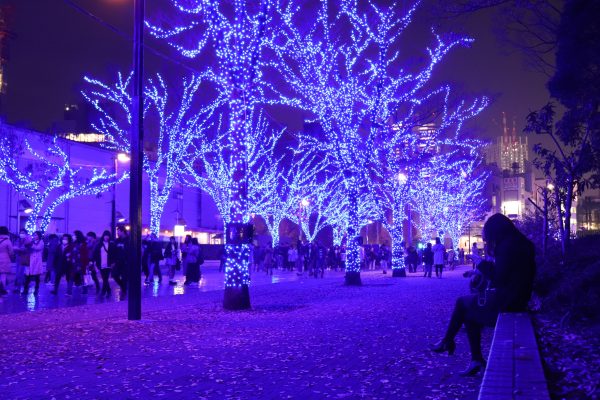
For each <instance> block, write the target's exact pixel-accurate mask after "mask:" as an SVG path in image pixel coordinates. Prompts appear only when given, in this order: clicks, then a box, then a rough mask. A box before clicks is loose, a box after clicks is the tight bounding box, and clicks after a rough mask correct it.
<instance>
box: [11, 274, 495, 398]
mask: <svg viewBox="0 0 600 400" xmlns="http://www.w3.org/2000/svg"><path fill="white" fill-rule="evenodd" d="M461 272H462V271H461V270H458V271H454V272H450V273H448V274H446V276H445V277H444V279H436V278H432V279H429V278H423V277H421V276H420V274H418V276H417V275H415V276H411V277H408V278H391V277H390V275H383V274H381V272H368V273H363V282H364V285H363V286H362V287H345V286H343V285H342V277H341V275H340V276H335V275H333V274H331V275H330V277H328V278H325V279H312V278H306V277H303V278H300V279H295V280H294V281H292V282H283V283H280V284H277V285H266V284H263V285H255V286H253V287H252V288H251V301H252V305H253V309H252V310H251V311H245V312H230V311H224V310H223V309H222V307H221V303H222V291H221V290H214V291H206V292H201V291H198V290H196V291H193V292H189V293H187V294H186V295H185V296H166V297H158V298H157V297H151V296H149V297H146V298H145V299H144V303H143V307H144V320H143V321H138V322H130V321H127V320H126V319H125V318H124V316H125V311H126V304H125V302H105V303H102V304H86V305H82V306H79V307H69V308H58V309H48V310H41V311H38V312H33V313H18V314H9V315H0V326H2V335H1V336H0V349H2V350H1V351H2V362H1V363H0V376H1V377H2V378H1V379H0V394H1V396H0V397H1V398H2V399H52V398H56V399H63V398H77V399H107V398H110V399H150V398H167V397H168V398H169V399H180V398H181V399H186V398H194V399H342V398H347V399H403V398H406V399H475V398H476V397H477V391H478V388H479V384H480V381H481V379H480V378H479V377H478V378H461V377H459V376H458V374H457V371H459V370H461V369H462V368H464V366H465V365H466V364H467V363H468V360H469V355H468V347H467V344H466V337H465V336H464V334H462V333H461V334H459V336H458V338H457V346H458V348H457V353H456V354H455V355H454V356H452V357H449V356H446V355H442V356H440V355H437V354H431V353H430V352H429V351H428V350H427V345H428V344H429V343H432V342H434V341H436V340H437V339H438V338H439V337H440V336H441V335H442V333H443V330H444V328H445V324H446V322H447V320H448V317H449V314H450V311H451V308H452V305H453V303H454V299H455V298H456V296H458V295H460V294H463V293H466V292H467V291H468V289H467V280H466V279H464V278H462V276H461ZM490 333H491V332H489V331H488V332H487V333H486V334H485V335H484V343H485V344H488V345H489V341H490ZM484 351H485V352H486V353H487V348H484Z"/></svg>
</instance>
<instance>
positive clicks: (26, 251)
mask: <svg viewBox="0 0 600 400" xmlns="http://www.w3.org/2000/svg"><path fill="white" fill-rule="evenodd" d="M14 251H15V254H16V259H15V267H16V269H15V281H14V282H13V293H16V294H19V293H21V287H22V286H23V284H24V283H25V268H26V267H29V255H30V253H31V238H30V237H29V235H28V234H27V231H26V230H25V229H21V231H20V232H19V238H18V239H17V241H16V243H15V245H14Z"/></svg>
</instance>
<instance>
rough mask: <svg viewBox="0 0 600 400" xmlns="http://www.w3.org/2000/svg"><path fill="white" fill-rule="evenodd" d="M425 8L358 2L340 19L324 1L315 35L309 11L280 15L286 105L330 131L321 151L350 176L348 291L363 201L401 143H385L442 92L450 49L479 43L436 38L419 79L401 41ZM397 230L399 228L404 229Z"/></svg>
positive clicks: (340, 12) (293, 9) (353, 280)
mask: <svg viewBox="0 0 600 400" xmlns="http://www.w3.org/2000/svg"><path fill="white" fill-rule="evenodd" d="M419 3H420V2H418V1H417V2H415V3H414V5H413V6H412V7H410V8H409V9H408V10H407V12H406V13H405V15H398V11H397V10H398V7H395V6H391V7H379V6H377V5H375V4H374V2H370V1H365V2H363V3H361V5H360V6H359V4H358V2H357V1H342V2H340V3H339V4H338V5H336V6H337V7H338V9H337V14H336V15H331V12H332V10H333V9H334V6H332V5H330V4H328V2H327V1H325V0H324V1H322V2H321V7H320V8H319V10H318V11H317V15H316V17H315V18H314V21H315V22H314V24H312V25H310V26H309V27H308V28H303V27H302V25H303V24H302V23H301V22H303V21H306V19H307V16H306V11H305V9H302V12H301V13H300V7H299V6H297V5H295V3H293V2H290V3H289V4H288V5H287V6H282V7H280V8H279V10H278V11H279V13H278V14H279V17H280V18H281V21H282V29H281V34H280V37H278V38H277V40H276V42H275V44H276V46H275V50H276V53H277V55H278V62H277V65H276V66H275V67H276V68H277V69H278V71H279V73H280V74H281V75H282V78H283V80H284V81H285V82H287V84H288V87H289V89H290V91H289V92H288V93H286V94H283V95H282V101H283V102H285V103H287V104H289V105H291V106H295V107H298V108H301V109H304V110H306V111H308V112H310V113H311V114H312V116H313V118H314V120H315V121H318V122H319V124H320V125H321V127H322V128H323V135H322V137H320V140H321V142H322V143H321V146H322V148H324V149H325V150H326V151H327V152H328V153H329V154H330V155H331V158H332V160H333V161H334V163H335V167H336V168H337V169H338V170H339V171H342V174H343V176H344V186H345V191H346V196H347V202H348V234H347V236H348V237H347V241H348V261H347V263H346V283H348V284H360V262H359V258H358V246H357V243H356V240H354V239H355V237H356V236H357V234H358V229H359V221H358V198H359V196H361V195H362V194H364V193H366V192H368V191H369V190H371V189H372V188H373V187H374V186H380V185H381V182H379V183H373V182H371V181H372V180H373V179H375V178H377V176H379V177H381V176H382V174H377V173H376V174H373V173H372V170H373V169H375V170H376V169H377V168H379V169H381V165H380V164H379V163H380V159H381V158H383V157H384V156H385V153H386V152H387V149H385V150H383V152H382V153H384V154H380V153H381V151H380V150H381V149H380V148H381V146H382V144H385V146H387V147H390V146H391V147H393V146H394V145H397V144H399V143H400V142H401V137H399V136H398V135H395V136H393V137H392V139H393V141H392V142H386V139H387V138H388V137H389V129H388V127H389V126H390V125H391V123H393V122H396V123H398V122H400V123H401V122H402V121H411V120H413V119H414V117H415V115H416V114H417V113H418V111H419V106H420V105H421V103H423V102H424V101H426V100H427V99H429V98H430V97H432V96H434V95H435V94H436V93H439V91H440V90H439V89H430V88H428V86H429V83H430V79H431V76H432V73H433V70H434V68H435V67H436V66H437V65H439V63H440V62H441V61H442V60H443V59H444V57H445V56H446V55H447V54H448V53H449V52H450V50H451V49H453V48H454V47H456V46H460V45H468V44H469V43H471V41H472V40H471V39H469V38H464V37H456V36H452V35H448V36H447V37H442V36H440V35H435V39H436V42H435V46H433V47H432V48H429V49H427V54H428V58H427V61H426V62H424V63H422V64H418V65H417V66H416V67H415V68H414V71H411V70H409V69H408V68H403V66H402V64H401V63H400V61H399V54H400V52H399V46H400V45H399V39H400V36H401V33H402V32H403V31H404V30H405V28H406V27H407V26H408V24H409V23H410V21H411V17H412V15H413V13H414V12H415V10H416V9H417V6H418V5H419ZM361 7H362V8H363V9H364V11H360V10H361ZM301 20H302V21H301ZM485 103H486V100H485V99H477V100H475V101H473V102H472V103H471V104H470V105H466V104H465V105H463V108H465V109H470V110H471V111H472V113H473V114H474V115H476V114H477V113H478V112H479V110H480V109H481V108H482V107H484V106H485ZM444 106H445V105H444ZM413 125H414V123H413ZM365 127H366V129H365ZM402 132H404V133H410V130H403V131H402ZM372 175H374V176H372ZM397 218H402V216H401V215H397ZM395 223H396V224H398V226H400V225H399V224H400V221H397V222H395Z"/></svg>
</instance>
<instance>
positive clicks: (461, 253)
mask: <svg viewBox="0 0 600 400" xmlns="http://www.w3.org/2000/svg"><path fill="white" fill-rule="evenodd" d="M458 262H459V265H464V264H465V249H463V248H462V247H461V248H459V249H458Z"/></svg>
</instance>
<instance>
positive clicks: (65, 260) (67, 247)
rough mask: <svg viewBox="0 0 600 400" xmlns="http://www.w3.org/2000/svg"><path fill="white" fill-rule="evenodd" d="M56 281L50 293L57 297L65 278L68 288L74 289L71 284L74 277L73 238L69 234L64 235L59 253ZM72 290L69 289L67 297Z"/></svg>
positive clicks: (56, 265)
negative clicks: (61, 282)
mask: <svg viewBox="0 0 600 400" xmlns="http://www.w3.org/2000/svg"><path fill="white" fill-rule="evenodd" d="M56 261H57V262H56V264H55V267H56V279H55V280H54V290H52V291H51V292H50V293H52V294H54V295H56V294H58V286H59V285H60V281H61V279H62V277H63V276H64V277H65V279H66V280H67V285H68V287H72V283H71V284H70V282H72V281H71V277H72V276H73V238H72V237H71V235H69V234H68V233H65V234H64V235H62V238H61V245H60V247H59V248H58V253H57V257H56ZM71 294H72V293H71V291H70V289H67V296H71Z"/></svg>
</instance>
